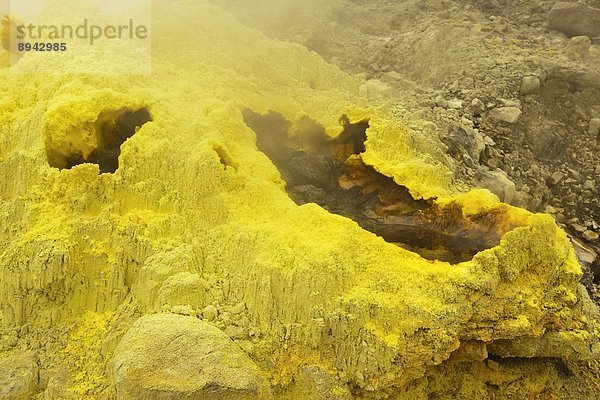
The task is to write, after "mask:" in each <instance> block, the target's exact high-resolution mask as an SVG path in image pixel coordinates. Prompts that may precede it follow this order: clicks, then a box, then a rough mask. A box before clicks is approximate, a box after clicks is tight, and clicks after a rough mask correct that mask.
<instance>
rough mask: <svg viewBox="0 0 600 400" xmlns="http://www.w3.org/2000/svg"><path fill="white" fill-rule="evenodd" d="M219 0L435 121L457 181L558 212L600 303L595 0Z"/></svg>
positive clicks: (375, 93) (598, 19) (599, 39)
mask: <svg viewBox="0 0 600 400" xmlns="http://www.w3.org/2000/svg"><path fill="white" fill-rule="evenodd" d="M215 2H216V3H218V4H219V5H221V6H223V7H225V8H227V9H229V10H230V11H232V12H233V13H234V14H235V15H236V16H237V17H238V18H239V19H240V20H242V21H243V22H244V23H246V24H248V25H251V26H254V27H257V28H259V29H260V30H262V31H263V32H265V33H266V34H267V35H269V36H272V37H277V38H280V39H284V40H290V41H293V42H297V43H300V44H302V45H305V46H306V47H308V48H309V49H311V50H314V51H316V52H317V53H319V54H320V55H321V56H323V57H324V58H325V59H326V60H327V61H329V62H331V63H334V64H336V65H338V66H339V67H340V68H342V69H344V70H346V71H348V72H351V73H353V74H361V75H363V76H364V78H365V79H366V80H367V83H366V84H365V85H364V87H363V94H364V95H365V96H367V97H370V98H377V97H380V98H384V99H387V100H388V101H389V102H390V105H391V107H392V108H396V109H397V110H398V113H399V114H406V113H407V110H408V112H409V113H414V114H417V115H418V116H419V117H420V118H423V119H425V120H429V121H431V122H432V123H434V124H435V126H436V129H437V131H438V133H439V135H440V138H441V139H442V141H443V142H444V143H445V144H446V145H447V146H448V149H447V153H448V155H450V156H451V157H452V158H453V159H454V162H455V165H456V166H455V170H456V172H457V176H458V180H459V181H461V182H464V183H466V185H468V186H483V187H486V188H488V189H490V190H492V191H493V192H495V193H496V194H497V195H499V197H500V198H501V199H502V200H503V201H506V202H509V203H511V204H514V205H517V206H520V207H524V208H527V209H529V210H531V211H535V212H547V213H550V214H552V215H553V216H554V217H555V218H556V221H557V222H558V223H559V224H560V225H561V226H562V227H563V228H564V229H565V230H566V231H567V232H568V233H569V234H570V235H571V236H572V238H573V241H574V244H575V248H576V249H577V251H578V252H579V256H580V259H581V260H582V263H583V264H584V266H585V267H586V274H585V277H584V284H585V285H586V287H587V288H588V290H589V291H590V294H591V295H592V297H594V298H595V299H596V301H597V302H600V286H598V285H600V259H599V258H598V254H599V253H600V240H599V234H600V201H599V187H600V151H599V150H600V2H598V1H583V2H580V3H571V4H569V3H566V4H565V3H559V2H556V1H541V0H538V1H528V2H522V1H514V0H494V1H482V0H465V1H452V0H408V1H386V0H375V1H366V0H363V1H360V0H335V1H331V2H329V1H328V2H323V1H318V0H308V1H302V2H300V1H296V0H286V1H275V2H273V1H267V0H261V1H258V2H251V3H250V2H242V1H239V0H215ZM401 116H402V115H401Z"/></svg>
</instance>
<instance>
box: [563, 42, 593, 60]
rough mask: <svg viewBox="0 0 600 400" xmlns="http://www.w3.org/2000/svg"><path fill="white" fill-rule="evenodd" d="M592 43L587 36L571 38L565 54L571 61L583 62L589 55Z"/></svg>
mask: <svg viewBox="0 0 600 400" xmlns="http://www.w3.org/2000/svg"><path fill="white" fill-rule="evenodd" d="M591 46H592V41H591V40H590V38H589V37H587V36H575V37H574V38H571V40H570V41H569V43H567V46H566V47H565V54H566V55H567V57H569V58H570V59H571V60H575V61H581V60H583V59H584V58H586V56H587V55H588V53H589V51H590V47H591Z"/></svg>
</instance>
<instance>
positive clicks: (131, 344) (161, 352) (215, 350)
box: [113, 314, 271, 400]
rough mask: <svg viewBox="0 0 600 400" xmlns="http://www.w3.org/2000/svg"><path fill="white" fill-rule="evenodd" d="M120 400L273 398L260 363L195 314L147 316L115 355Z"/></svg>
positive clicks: (241, 399)
mask: <svg viewBox="0 0 600 400" xmlns="http://www.w3.org/2000/svg"><path fill="white" fill-rule="evenodd" d="M113 366H114V370H113V371H114V379H115V385H116V390H117V398H118V399H121V400H129V399H131V400H133V399H148V400H150V399H152V400H155V399H156V400H176V399H186V400H205V399H211V400H212V399H231V400H246V399H253V400H254V399H268V398H271V393H270V388H269V385H268V383H267V381H266V379H265V378H264V377H263V376H262V374H261V371H260V370H259V369H258V367H257V366H256V365H255V364H254V363H253V362H252V361H251V360H250V358H249V357H248V356H247V355H246V353H244V352H243V351H242V350H241V349H240V348H239V347H238V346H236V345H235V344H234V343H233V342H232V341H231V339H229V337H227V335H225V333H223V332H222V331H220V330H219V329H217V328H215V327H214V326H212V325H210V324H208V323H206V322H203V321H201V320H199V319H197V318H194V317H187V316H181V315H175V314H154V315H146V316H143V317H141V318H140V319H138V320H137V321H136V322H135V323H134V324H133V326H132V327H131V329H130V330H129V331H128V332H127V333H126V334H125V335H124V336H123V339H122V340H121V342H120V343H119V345H118V346H117V349H116V350H115V355H114V363H113Z"/></svg>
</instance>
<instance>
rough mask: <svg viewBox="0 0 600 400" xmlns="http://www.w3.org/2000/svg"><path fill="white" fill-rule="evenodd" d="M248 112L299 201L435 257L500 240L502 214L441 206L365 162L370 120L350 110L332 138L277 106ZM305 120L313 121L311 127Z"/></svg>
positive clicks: (458, 258) (464, 256) (448, 257)
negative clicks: (464, 211)
mask: <svg viewBox="0 0 600 400" xmlns="http://www.w3.org/2000/svg"><path fill="white" fill-rule="evenodd" d="M243 116H244V120H245V122H246V124H247V125H248V126H249V127H250V128H251V129H252V130H253V131H254V132H255V133H256V143H257V147H258V149H259V150H260V151H261V152H263V153H264V154H265V155H267V156H268V157H269V159H270V160H271V161H272V162H273V164H275V166H276V167H277V169H278V170H279V172H280V174H281V177H282V178H283V179H284V180H285V182H286V190H287V193H288V195H289V196H290V198H291V199H292V200H294V202H295V203H296V204H298V205H302V204H305V203H316V204H318V205H320V206H321V207H323V208H324V209H326V210H328V211H329V212H331V213H334V214H338V215H342V216H344V217H347V218H350V219H352V220H354V221H355V222H357V223H358V224H359V225H360V226H361V227H362V228H363V229H365V230H368V231H370V232H372V233H374V234H376V235H378V236H380V237H382V238H383V239H384V240H386V241H387V242H390V243H394V244H397V245H398V246H401V247H403V248H406V249H408V250H411V251H414V252H416V253H418V254H420V255H421V256H422V257H424V258H426V259H430V260H441V261H447V262H449V263H452V264H456V263H459V262H464V261H469V260H471V259H472V258H473V256H474V255H475V254H477V253H479V252H480V251H483V250H485V249H488V248H491V247H493V246H496V245H497V244H499V243H500V236H501V234H500V232H498V231H497V229H496V228H495V226H496V222H497V220H498V219H499V218H501V216H500V215H493V214H491V213H488V214H485V215H476V216H473V217H471V218H469V219H466V218H465V217H464V216H463V214H462V210H461V208H460V206H459V205H457V204H450V205H448V206H446V207H444V208H440V207H439V206H437V205H435V203H434V201H433V200H425V199H414V198H413V197H412V196H411V195H410V193H409V191H408V189H407V188H405V187H403V186H401V185H398V184H396V183H395V182H394V180H393V179H392V178H390V177H387V176H384V175H382V174H380V173H379V172H377V171H375V169H373V168H372V167H370V166H368V165H366V164H365V163H364V162H363V161H362V158H361V157H360V153H362V152H364V151H365V142H366V139H367V129H368V128H369V121H368V120H363V121H359V122H358V123H350V121H349V119H348V117H347V116H345V115H343V116H342V117H341V118H340V120H339V121H340V130H341V133H340V135H338V136H337V137H335V138H330V137H329V136H327V135H326V133H325V130H324V129H323V128H322V127H320V126H319V125H318V124H316V123H312V124H307V123H306V121H304V122H302V123H301V124H296V126H294V124H292V123H291V122H290V121H288V120H286V119H285V118H284V117H283V116H282V115H281V114H278V113H275V112H269V113H267V114H264V115H263V114H258V113H255V112H253V111H251V110H245V111H244V113H243ZM298 125H300V128H298ZM306 126H313V129H312V132H309V131H307V130H306V129H305V128H304V127H306ZM293 128H296V131H293Z"/></svg>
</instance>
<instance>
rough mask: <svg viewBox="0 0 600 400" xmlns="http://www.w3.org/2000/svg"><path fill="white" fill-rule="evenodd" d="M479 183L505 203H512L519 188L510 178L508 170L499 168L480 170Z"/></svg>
mask: <svg viewBox="0 0 600 400" xmlns="http://www.w3.org/2000/svg"><path fill="white" fill-rule="evenodd" d="M479 185H480V186H481V187H483V188H486V189H488V190H489V191H490V192H492V193H494V194H495V195H496V196H498V198H500V201H502V202H504V203H510V202H511V201H512V200H513V199H514V197H515V193H516V190H517V189H516V185H515V183H514V182H513V181H511V180H510V179H509V178H508V175H506V172H504V171H502V170H499V169H496V170H494V171H482V172H480V174H479Z"/></svg>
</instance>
